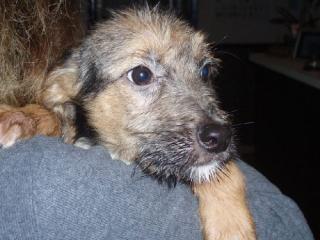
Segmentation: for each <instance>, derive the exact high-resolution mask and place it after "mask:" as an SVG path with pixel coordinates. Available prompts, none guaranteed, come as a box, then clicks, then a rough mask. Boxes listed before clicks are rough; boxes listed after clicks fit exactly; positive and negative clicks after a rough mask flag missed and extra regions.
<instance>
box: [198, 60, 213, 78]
mask: <svg viewBox="0 0 320 240" xmlns="http://www.w3.org/2000/svg"><path fill="white" fill-rule="evenodd" d="M210 73H211V65H210V64H209V63H207V64H206V65H204V66H203V67H202V68H201V71H200V77H201V78H202V79H203V80H207V79H208V78H209V77H210Z"/></svg>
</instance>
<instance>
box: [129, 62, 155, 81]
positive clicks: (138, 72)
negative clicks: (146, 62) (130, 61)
mask: <svg viewBox="0 0 320 240" xmlns="http://www.w3.org/2000/svg"><path fill="white" fill-rule="evenodd" d="M128 79H129V80H130V81H132V82H134V83H135V84H137V85H147V84H149V83H151V80H152V72H151V71H150V69H149V68H147V67H145V66H137V67H135V68H133V69H131V70H130V71H129V72H128Z"/></svg>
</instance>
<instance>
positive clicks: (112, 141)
mask: <svg viewBox="0 0 320 240" xmlns="http://www.w3.org/2000/svg"><path fill="white" fill-rule="evenodd" d="M117 34H119V35H117ZM111 35H112V39H114V40H113V41H110V39H109V37H110V36H111ZM123 36H126V37H125V39H122V37H123ZM204 39H205V37H204V35H203V34H202V33H199V32H194V31H193V30H192V29H191V28H190V27H188V26H187V25H186V24H185V23H184V22H182V21H180V20H178V19H176V18H174V17H172V16H167V15H161V14H157V13H156V12H153V11H150V9H149V10H147V11H136V10H128V11H124V12H120V13H117V14H115V16H114V18H113V19H112V20H110V21H109V22H108V23H106V24H102V25H100V27H98V28H97V29H96V30H94V31H93V34H92V35H91V37H89V38H87V39H86V40H85V42H84V44H83V46H80V47H79V48H75V49H74V54H73V55H72V56H71V57H69V58H68V60H67V61H66V62H64V63H63V64H60V65H59V66H57V67H56V68H55V69H53V70H52V71H51V72H50V73H49V74H48V75H47V74H45V75H46V80H45V81H44V82H41V81H40V82H41V87H40V88H39V87H37V88H36V89H37V90H36V94H35V95H36V96H37V97H38V96H40V97H39V99H40V101H39V102H41V104H43V105H44V106H45V107H46V108H47V109H50V111H52V112H54V113H55V115H52V114H51V113H49V112H48V111H47V110H45V109H43V108H42V107H40V106H37V105H29V106H26V107H25V108H19V109H11V108H8V107H7V106H2V112H1V107H0V136H1V135H5V134H3V133H9V135H10V136H11V137H8V139H9V140H8V142H10V144H11V143H12V141H13V140H15V139H14V138H23V139H24V138H27V137H31V136H32V135H36V134H45V135H54V136H55V135H62V136H63V137H64V140H65V141H66V142H68V143H73V142H74V141H76V140H77V139H75V136H76V126H74V121H75V117H76V112H75V106H76V105H77V104H81V106H82V107H83V108H85V110H86V111H87V112H88V113H87V116H86V117H87V118H88V121H89V122H90V124H91V127H93V128H94V129H95V130H96V131H97V132H98V133H99V136H98V142H99V143H100V144H102V145H104V146H105V147H106V148H107V149H108V150H109V152H110V153H111V154H112V156H113V157H114V158H118V159H121V160H123V161H129V162H132V161H134V160H136V159H137V158H138V157H139V156H140V155H139V154H140V153H141V151H142V150H143V149H144V147H146V144H147V141H148V140H150V139H152V138H156V137H157V136H158V135H161V134H163V132H166V131H167V132H173V133H176V135H174V137H177V135H178V133H181V132H183V134H185V135H186V134H188V136H187V137H185V136H184V135H183V136H184V137H185V138H188V141H189V142H187V143H186V144H189V148H194V149H195V151H196V153H197V154H198V156H199V159H198V160H197V161H198V163H201V164H203V163H206V162H207V161H208V159H210V160H212V158H213V155H211V154H209V153H207V152H205V151H203V150H201V149H200V147H199V146H195V145H196V140H195V133H194V131H195V130H194V129H196V127H197V126H198V125H199V124H200V123H202V122H206V121H216V122H219V123H221V124H226V122H227V114H225V113H224V112H223V111H222V110H220V108H219V106H218V103H217V100H216V97H215V93H214V91H213V90H211V88H209V87H208V85H207V84H206V83H204V82H202V81H201V79H199V67H200V66H199V64H201V61H202V60H203V59H210V60H212V61H216V60H215V58H214V56H212V55H211V54H210V53H209V52H210V51H209V46H208V44H206V43H205V42H204ZM88 46H89V47H88ZM81 47H82V48H81ZM113 50H116V51H113ZM80 52H81V53H82V55H81V59H80ZM80 60H81V61H80ZM83 62H84V63H85V64H84V65H81V64H82V63H83ZM92 63H95V67H97V70H99V73H97V74H99V77H100V79H93V80H92V81H95V80H101V79H102V80H104V81H105V82H104V84H105V85H106V86H104V85H102V86H99V89H95V90H94V91H93V92H92V93H90V94H91V95H90V94H89V95H87V96H79V93H81V90H82V87H83V86H82V85H83V84H85V81H86V80H87V79H86V77H87V75H90V74H92V72H91V73H90V71H89V70H90V69H89V67H90V64H92ZM138 65H144V66H147V67H148V68H149V69H150V70H151V71H152V72H153V73H154V74H155V76H156V77H155V81H154V83H153V84H152V85H150V86H148V87H141V86H136V85H135V84H133V83H132V82H130V81H129V80H128V77H127V74H128V72H129V71H130V70H131V69H132V68H134V67H136V66H138ZM166 68H167V69H166ZM168 72H169V73H170V74H168ZM95 74H96V73H95ZM39 75H41V76H43V74H39ZM93 77H97V76H93ZM89 80H90V79H89ZM156 80H157V81H156ZM165 80H166V81H167V83H166V84H163V82H162V81H165ZM92 84H93V83H92ZM37 86H39V85H37ZM39 89H40V90H39ZM32 91H33V90H32ZM32 91H31V92H32ZM82 94H84V93H82ZM95 94H96V95H95ZM80 95H81V94H80ZM1 118H2V120H1ZM7 118H8V119H10V118H11V120H10V121H9V120H7ZM3 119H5V121H3ZM6 123H9V124H6ZM8 126H9V127H8ZM17 126H18V128H17ZM10 127H11V128H12V129H11V128H10ZM50 127H51V128H50ZM182 127H183V128H182ZM1 129H2V130H1ZM1 131H2V133H1ZM6 131H7V132H6ZM141 134H142V135H143V136H144V138H139V137H138V136H141ZM12 136H13V137H12ZM17 136H18V137H17ZM12 138H13V140H12ZM169 140H170V138H169ZM0 142H1V139H0ZM163 142H165V141H162V142H160V143H159V144H162V145H166V144H165V143H163ZM190 142H192V143H190ZM156 146H158V145H156ZM166 147H167V146H166ZM178 150H179V149H178ZM179 151H180V150H179ZM186 151H187V150H186ZM175 155H177V154H175ZM169 160H170V159H169ZM218 160H219V159H218ZM171 164H172V165H173V164H174V163H171ZM226 168H227V169H228V173H227V175H223V174H220V175H219V176H220V180H219V182H215V181H212V182H204V183H200V182H199V183H197V184H195V185H194V186H193V190H194V192H195V194H196V196H197V197H198V198H199V204H200V209H199V210H200V216H201V221H202V225H203V232H204V235H205V238H206V240H222V239H226V240H228V239H240V240H243V239H249V240H251V239H255V230H254V223H253V221H252V217H251V215H250V212H249V210H248V207H247V203H246V196H245V195H246V193H245V182H244V179H243V176H242V174H241V172H240V171H239V169H238V167H237V166H236V165H235V164H234V163H233V162H231V163H229V164H228V165H227V166H226ZM148 170H149V173H150V174H154V173H156V170H157V169H156V167H150V168H149V169H148Z"/></svg>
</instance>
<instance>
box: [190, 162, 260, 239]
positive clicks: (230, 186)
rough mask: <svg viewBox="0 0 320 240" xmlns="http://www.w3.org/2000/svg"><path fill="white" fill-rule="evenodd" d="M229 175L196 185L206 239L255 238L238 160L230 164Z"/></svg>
mask: <svg viewBox="0 0 320 240" xmlns="http://www.w3.org/2000/svg"><path fill="white" fill-rule="evenodd" d="M227 169H228V172H229V174H230V175H229V176H222V178H221V179H220V180H219V181H217V182H214V181H213V182H209V183H202V184H195V185H194V186H193V191H194V193H195V195H197V196H198V198H199V212H200V216H201V221H202V226H203V234H204V236H205V239H206V240H211V239H212V240H213V239H214V240H223V239H230V240H253V239H256V237H255V229H254V227H253V226H254V222H253V219H252V216H251V214H250V212H249V210H248V206H247V202H246V198H245V194H244V192H245V181H244V178H243V175H242V173H241V172H240V170H239V169H238V167H237V166H236V164H235V163H233V162H231V163H229V164H228V166H227Z"/></svg>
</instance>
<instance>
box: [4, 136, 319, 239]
mask: <svg viewBox="0 0 320 240" xmlns="http://www.w3.org/2000/svg"><path fill="white" fill-rule="evenodd" d="M238 164H239V166H240V168H241V170H242V171H243V172H244V174H245V175H246V178H247V186H248V187H247V188H248V189H247V190H248V198H249V204H250V208H251V211H252V213H253V215H254V219H255V222H256V226H257V232H258V237H259V239H263V240H271V239H281V240H286V239H287V240H295V239H313V237H312V234H311V232H310V229H309V227H308V225H307V223H306V221H305V219H304V217H303V215H302V213H301V211H300V210H299V208H298V207H297V205H296V204H295V203H294V202H293V201H292V200H291V199H289V198H288V197H286V196H284V195H283V194H281V192H280V191H279V189H277V188H276V187H275V186H274V185H272V184H271V183H270V182H269V181H268V180H267V179H266V178H265V177H263V176H262V175H261V174H260V173H258V172H257V171H256V170H255V169H253V168H252V167H250V166H248V165H246V164H245V163H243V162H241V161H239V162H238ZM133 173H134V174H133ZM0 239H1V240H6V239H38V240H44V239H45V240H46V239H48V240H49V239H52V240H53V239H54V240H59V239H64V240H67V239H77V240H89V239H95V240H98V239H99V240H100V239H106V240H121V239H130V240H131V239H139V240H140V239H141V240H144V239H145V240H150V239H154V240H158V239H159V240H160V239H176V240H178V239H183V240H189V239H190V240H195V239H201V230H200V222H199V217H198V211H197V199H196V198H195V197H194V196H193V195H192V193H191V192H190V189H189V188H188V187H187V186H185V185H178V186H177V187H176V188H174V189H168V188H167V187H166V186H165V185H159V184H158V183H157V182H155V181H154V180H152V179H151V178H149V177H144V176H143V175H142V173H141V171H140V170H139V169H135V166H127V165H125V164H124V163H122V162H120V161H113V160H111V159H110V156H109V154H108V152H106V150H105V149H104V148H103V147H101V146H97V147H93V148H92V149H90V150H82V149H79V148H76V147H74V146H72V145H67V144H64V143H62V142H61V140H60V139H57V138H46V137H36V138H34V139H31V140H29V141H26V142H23V143H19V144H17V145H16V146H14V147H12V148H10V149H6V150H4V149H2V150H0Z"/></svg>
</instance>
